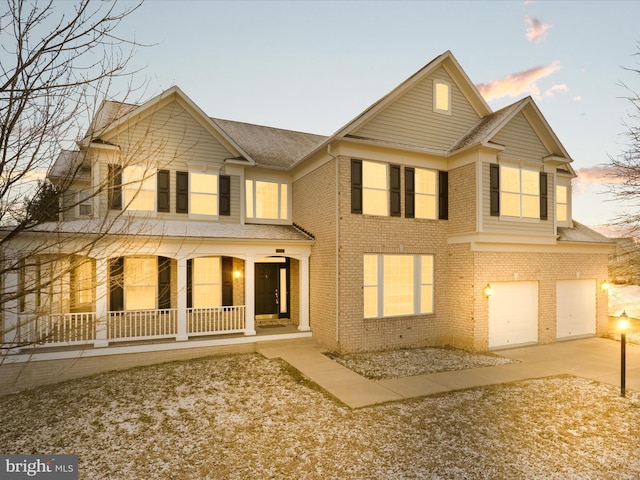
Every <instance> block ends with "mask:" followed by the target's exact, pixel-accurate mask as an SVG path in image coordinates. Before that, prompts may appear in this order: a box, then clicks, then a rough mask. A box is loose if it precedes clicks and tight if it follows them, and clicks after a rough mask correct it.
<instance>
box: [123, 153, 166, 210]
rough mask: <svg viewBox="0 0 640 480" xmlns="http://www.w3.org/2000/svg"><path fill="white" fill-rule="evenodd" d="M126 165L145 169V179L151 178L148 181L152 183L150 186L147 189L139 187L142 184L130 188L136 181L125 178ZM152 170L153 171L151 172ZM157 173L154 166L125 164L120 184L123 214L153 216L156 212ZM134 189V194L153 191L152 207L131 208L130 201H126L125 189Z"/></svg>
mask: <svg viewBox="0 0 640 480" xmlns="http://www.w3.org/2000/svg"><path fill="white" fill-rule="evenodd" d="M128 167H136V168H142V169H145V174H144V176H145V180H151V179H153V181H150V182H149V183H150V185H152V188H149V189H143V188H141V187H142V186H140V187H139V189H138V188H131V186H132V185H133V184H134V182H136V183H137V181H131V180H129V179H128V178H127V173H126V172H127V168H128ZM151 172H153V173H151ZM157 173H158V170H157V168H156V167H152V166H148V165H125V166H124V167H123V169H122V184H121V185H120V188H121V193H120V194H121V195H122V209H123V211H124V213H125V214H127V215H133V216H146V217H149V216H150V217H155V216H156V214H157V212H158V188H157ZM134 190H135V191H136V195H137V192H141V191H147V192H150V191H153V207H152V208H151V209H150V210H136V209H133V208H131V205H130V203H128V202H127V191H134ZM134 199H135V195H134Z"/></svg>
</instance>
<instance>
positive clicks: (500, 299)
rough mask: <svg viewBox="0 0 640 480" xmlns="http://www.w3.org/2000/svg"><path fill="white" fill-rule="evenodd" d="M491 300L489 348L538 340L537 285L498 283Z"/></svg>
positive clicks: (492, 284)
mask: <svg viewBox="0 0 640 480" xmlns="http://www.w3.org/2000/svg"><path fill="white" fill-rule="evenodd" d="M491 289H492V290H493V293H492V294H491V296H490V297H489V348H494V347H504V346H509V345H518V344H521V343H531V342H537V341H538V282H495V283H493V282H492V283H491Z"/></svg>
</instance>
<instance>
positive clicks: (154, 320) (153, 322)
mask: <svg viewBox="0 0 640 480" xmlns="http://www.w3.org/2000/svg"><path fill="white" fill-rule="evenodd" d="M177 333H178V311H177V310H176V309H167V310H130V311H121V312H109V322H108V324H107V340H118V341H124V340H147V339H154V338H171V337H175V336H176V335H177Z"/></svg>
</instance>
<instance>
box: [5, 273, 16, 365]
mask: <svg viewBox="0 0 640 480" xmlns="http://www.w3.org/2000/svg"><path fill="white" fill-rule="evenodd" d="M4 289H5V291H6V293H7V296H11V295H14V294H16V293H17V292H18V272H16V271H10V272H8V273H7V274H6V275H5V276H4ZM18 307H19V300H18V299H17V298H14V299H13V300H8V301H7V302H5V304H4V306H3V308H4V311H3V312H2V319H3V321H4V325H3V327H4V328H3V335H2V344H4V345H6V346H7V347H9V348H10V350H8V351H9V353H19V352H20V349H19V348H11V347H13V346H15V345H16V344H17V343H18V342H19V341H20V336H19V334H20V325H19V322H20V317H19V315H18V309H19V308H18Z"/></svg>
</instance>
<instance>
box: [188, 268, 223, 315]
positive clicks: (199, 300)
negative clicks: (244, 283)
mask: <svg viewBox="0 0 640 480" xmlns="http://www.w3.org/2000/svg"><path fill="white" fill-rule="evenodd" d="M191 275H192V280H191V282H192V295H193V298H192V300H193V302H192V303H193V307H194V308H207V307H219V306H220V305H222V260H221V259H220V257H199V258H194V259H193V272H192V274H191Z"/></svg>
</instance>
